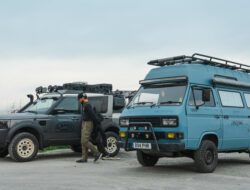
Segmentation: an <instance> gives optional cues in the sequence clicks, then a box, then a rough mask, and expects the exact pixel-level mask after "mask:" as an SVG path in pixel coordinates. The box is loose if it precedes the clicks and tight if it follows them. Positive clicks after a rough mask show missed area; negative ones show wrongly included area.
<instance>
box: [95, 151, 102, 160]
mask: <svg viewBox="0 0 250 190" xmlns="http://www.w3.org/2000/svg"><path fill="white" fill-rule="evenodd" d="M101 157H102V153H98V154H97V155H96V157H95V159H94V162H96V161H97V160H99V159H100V158H101Z"/></svg>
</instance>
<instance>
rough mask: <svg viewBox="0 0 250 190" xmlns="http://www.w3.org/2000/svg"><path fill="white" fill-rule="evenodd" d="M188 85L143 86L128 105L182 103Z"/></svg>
mask: <svg viewBox="0 0 250 190" xmlns="http://www.w3.org/2000/svg"><path fill="white" fill-rule="evenodd" d="M186 88H187V86H186V85H178V86H177V85H176V86H158V85H150V86H142V87H141V88H140V89H139V91H138V92H137V94H136V95H135V97H134V98H133V100H132V101H131V102H130V103H129V105H128V107H135V106H154V105H165V106H168V105H176V106H178V105H181V104H182V101H183V98H184V96H185V92H186Z"/></svg>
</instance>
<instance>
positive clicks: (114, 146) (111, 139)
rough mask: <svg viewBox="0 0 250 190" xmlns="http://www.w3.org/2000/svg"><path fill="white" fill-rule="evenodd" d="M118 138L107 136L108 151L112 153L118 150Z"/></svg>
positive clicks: (106, 148)
mask: <svg viewBox="0 0 250 190" xmlns="http://www.w3.org/2000/svg"><path fill="white" fill-rule="evenodd" d="M116 142H117V140H116V138H115V137H108V138H107V146H106V147H105V150H106V152H107V153H109V154H112V153H114V152H115V151H116V150H117V144H116Z"/></svg>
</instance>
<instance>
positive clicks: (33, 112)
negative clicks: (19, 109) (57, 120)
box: [24, 111, 37, 114]
mask: <svg viewBox="0 0 250 190" xmlns="http://www.w3.org/2000/svg"><path fill="white" fill-rule="evenodd" d="M24 112H29V113H35V114H37V112H36V111H24Z"/></svg>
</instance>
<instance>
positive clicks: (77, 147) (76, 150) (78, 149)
mask: <svg viewBox="0 0 250 190" xmlns="http://www.w3.org/2000/svg"><path fill="white" fill-rule="evenodd" d="M70 147H71V150H73V151H74V152H77V153H82V146H81V145H72V146H70Z"/></svg>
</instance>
